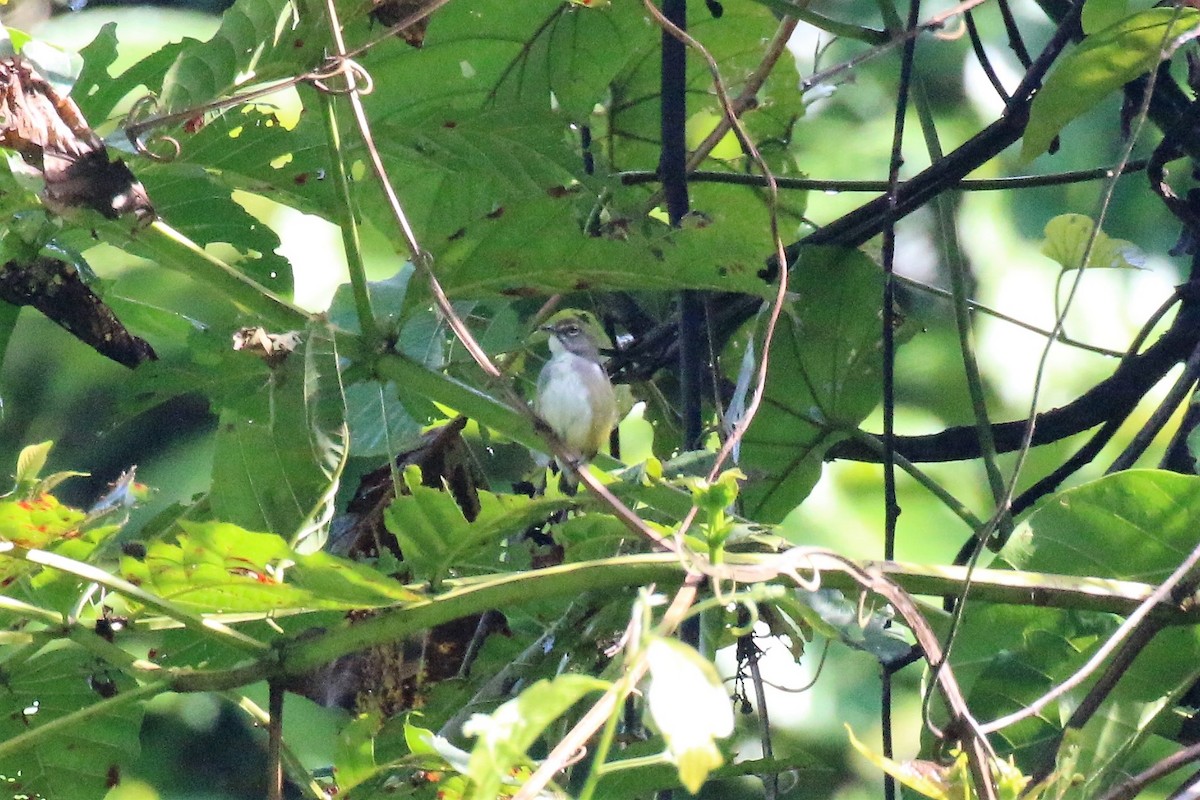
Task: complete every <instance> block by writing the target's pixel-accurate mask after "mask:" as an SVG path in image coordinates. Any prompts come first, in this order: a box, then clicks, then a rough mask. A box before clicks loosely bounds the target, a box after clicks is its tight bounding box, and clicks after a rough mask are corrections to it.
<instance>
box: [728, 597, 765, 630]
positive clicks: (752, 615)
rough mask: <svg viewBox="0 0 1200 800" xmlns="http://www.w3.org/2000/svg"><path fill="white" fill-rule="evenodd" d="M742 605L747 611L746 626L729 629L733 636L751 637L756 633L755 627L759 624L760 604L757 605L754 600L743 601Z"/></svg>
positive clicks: (735, 626)
mask: <svg viewBox="0 0 1200 800" xmlns="http://www.w3.org/2000/svg"><path fill="white" fill-rule="evenodd" d="M740 605H741V606H742V608H744V609H746V624H745V625H734V626H732V627H731V628H730V629H729V632H730V633H731V634H732V635H733V636H738V637H741V636H749V635H750V634H752V633H754V626H755V625H757V624H758V620H759V618H760V617H759V613H758V603H755V602H754V601H753V600H743V601H741V603H740Z"/></svg>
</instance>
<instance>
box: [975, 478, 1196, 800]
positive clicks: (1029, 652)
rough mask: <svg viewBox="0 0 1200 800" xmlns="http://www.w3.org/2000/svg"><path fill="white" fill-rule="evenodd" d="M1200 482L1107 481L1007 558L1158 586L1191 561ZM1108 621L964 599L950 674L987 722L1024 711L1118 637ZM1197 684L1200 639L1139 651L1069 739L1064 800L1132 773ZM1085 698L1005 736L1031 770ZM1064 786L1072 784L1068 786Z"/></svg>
mask: <svg viewBox="0 0 1200 800" xmlns="http://www.w3.org/2000/svg"><path fill="white" fill-rule="evenodd" d="M1197 519H1200V478H1196V477H1194V476H1184V475H1177V474H1174V473H1168V472H1160V471H1154V470H1136V471H1130V472H1122V473H1118V474H1115V475H1110V476H1107V477H1105V478H1102V479H1100V480H1097V481H1094V482H1092V483H1088V484H1085V485H1083V486H1080V487H1077V488H1075V489H1071V490H1068V491H1066V492H1062V493H1061V494H1058V495H1056V496H1055V497H1053V498H1051V499H1050V500H1048V501H1047V502H1046V503H1045V504H1044V505H1043V506H1042V507H1040V508H1039V509H1038V510H1037V511H1036V512H1035V513H1034V514H1033V515H1031V516H1030V517H1029V519H1028V520H1027V521H1026V522H1025V523H1023V524H1022V525H1021V526H1020V527H1019V528H1018V530H1017V532H1016V533H1015V534H1014V536H1013V538H1012V540H1010V543H1009V545H1008V546H1007V547H1006V549H1005V551H1004V553H1003V554H1002V555H1003V556H1004V557H1005V558H1006V559H1007V560H1008V562H1009V563H1010V564H1011V565H1012V566H1013V567H1015V568H1018V569H1025V570H1032V571H1038V572H1048V573H1060V574H1066V575H1078V576H1095V577H1099V578H1106V579H1113V578H1115V579H1123V580H1137V581H1145V582H1151V583H1154V582H1159V581H1162V580H1163V579H1164V578H1165V577H1166V576H1167V575H1168V574H1169V573H1170V572H1171V571H1173V570H1174V569H1175V568H1176V567H1177V566H1178V565H1179V563H1180V562H1181V561H1182V560H1183V559H1184V558H1185V557H1186V556H1187V555H1188V554H1189V553H1190V552H1191V551H1192V549H1193V548H1194V547H1195V544H1196V537H1195V525H1196V520H1197ZM1117 622H1118V620H1116V619H1115V618H1114V617H1112V616H1111V615H1108V614H1102V613H1099V612H1085V611H1073V612H1068V611H1059V610H1055V609H1037V608H1029V607H1015V606H997V605H991V604H983V603H978V602H970V601H968V605H967V609H966V613H965V614H964V617H963V623H962V627H961V629H960V631H959V634H958V637H957V638H956V645H955V649H954V655H953V660H952V664H953V667H954V670H955V674H956V675H957V676H958V677H959V679H960V680H961V681H962V682H963V684H964V686H965V687H966V688H967V690H968V692H969V695H968V702H969V704H970V706H971V708H972V710H973V711H974V712H975V713H976V715H977V716H978V717H980V718H981V719H991V718H994V717H998V716H1001V715H1004V714H1008V713H1010V712H1012V711H1015V710H1017V709H1018V708H1021V707H1022V706H1024V705H1025V704H1027V703H1028V702H1030V701H1031V700H1033V699H1034V698H1035V697H1037V696H1039V695H1041V694H1042V693H1043V692H1045V691H1046V690H1047V689H1049V688H1050V687H1051V686H1053V685H1054V684H1056V683H1057V682H1059V681H1061V680H1063V679H1064V678H1066V677H1067V676H1068V675H1070V674H1071V673H1072V672H1074V671H1075V670H1076V669H1078V668H1079V667H1080V666H1081V665H1082V664H1083V663H1084V662H1085V661H1086V660H1087V658H1089V657H1090V656H1091V654H1092V653H1093V652H1094V651H1095V648H1096V647H1098V646H1099V645H1100V643H1101V642H1103V641H1104V640H1105V638H1106V637H1107V636H1108V635H1109V634H1110V633H1111V632H1112V630H1113V628H1114V627H1115V625H1116V623H1117ZM1197 676H1200V635H1198V634H1197V632H1196V631H1195V630H1194V629H1191V628H1176V629H1170V630H1167V631H1164V632H1162V633H1160V634H1158V636H1156V637H1155V638H1154V639H1153V640H1152V641H1151V642H1150V644H1149V645H1147V646H1146V647H1145V648H1143V649H1142V651H1141V652H1140V653H1139V654H1138V657H1137V659H1136V660H1135V661H1134V662H1133V664H1132V665H1131V666H1130V667H1129V668H1128V669H1127V670H1126V671H1125V672H1124V673H1123V674H1122V676H1121V679H1120V681H1119V682H1118V683H1117V684H1116V686H1115V687H1114V688H1113V689H1112V690H1111V691H1110V693H1109V694H1108V696H1107V697H1106V698H1105V700H1104V703H1103V705H1102V706H1101V707H1100V710H1099V712H1098V713H1097V714H1096V715H1095V716H1094V717H1093V718H1092V719H1091V721H1090V722H1089V723H1088V724H1087V725H1086V726H1085V727H1084V728H1083V729H1082V730H1081V731H1078V732H1076V733H1075V734H1073V735H1072V737H1071V741H1070V748H1071V750H1072V757H1073V758H1074V759H1075V763H1074V766H1073V767H1072V768H1071V770H1072V774H1074V773H1078V774H1081V775H1083V776H1084V779H1083V781H1081V782H1080V783H1079V784H1078V785H1074V786H1071V787H1070V789H1069V793H1068V795H1067V796H1068V797H1079V798H1085V797H1091V796H1095V795H1096V794H1097V793H1099V791H1100V788H1101V787H1105V786H1107V785H1109V783H1110V782H1111V780H1112V779H1113V776H1114V775H1115V774H1116V773H1119V772H1121V771H1123V770H1125V769H1127V768H1128V761H1129V758H1130V756H1131V755H1132V754H1133V753H1134V752H1135V751H1136V750H1137V748H1138V747H1140V746H1141V745H1142V743H1143V742H1144V741H1145V740H1146V738H1147V736H1149V735H1150V734H1151V733H1152V732H1154V730H1155V728H1156V726H1158V725H1159V724H1161V722H1162V721H1163V720H1164V718H1165V717H1164V715H1167V714H1169V713H1170V711H1171V708H1172V706H1173V701H1174V700H1175V698H1177V697H1178V696H1179V695H1180V694H1181V693H1182V692H1183V691H1184V690H1185V689H1186V688H1187V687H1188V686H1189V685H1190V684H1191V683H1192V682H1193V681H1194V680H1195V679H1196V678H1197ZM1079 699H1080V695H1079V694H1078V693H1072V694H1071V695H1068V696H1066V697H1064V698H1062V699H1061V700H1060V701H1058V702H1057V703H1055V704H1051V705H1050V706H1049V707H1048V708H1047V709H1046V710H1045V711H1043V713H1042V714H1040V715H1039V716H1038V717H1037V718H1035V719H1033V720H1027V721H1025V722H1022V723H1020V724H1018V725H1015V726H1012V727H1011V728H1008V729H1006V730H1005V731H1003V733H1002V738H1003V739H1004V740H1005V741H1006V743H1007V746H1008V747H1009V748H1011V749H1012V750H1013V751H1015V752H1016V753H1017V756H1018V759H1019V761H1020V762H1022V763H1023V764H1025V765H1026V766H1027V767H1029V768H1033V767H1039V766H1045V765H1047V764H1049V763H1050V759H1052V758H1053V756H1054V752H1055V748H1057V746H1058V745H1059V742H1060V734H1061V730H1062V726H1063V724H1064V722H1065V721H1066V718H1067V716H1068V715H1069V713H1070V712H1071V710H1072V709H1073V708H1074V707H1075V705H1076V704H1077V703H1078V701H1079ZM1063 780H1064V781H1067V782H1069V781H1070V775H1065V776H1063Z"/></svg>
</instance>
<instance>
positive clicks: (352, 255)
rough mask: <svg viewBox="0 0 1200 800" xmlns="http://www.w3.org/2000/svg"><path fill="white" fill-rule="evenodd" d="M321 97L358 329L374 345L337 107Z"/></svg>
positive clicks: (372, 317)
mask: <svg viewBox="0 0 1200 800" xmlns="http://www.w3.org/2000/svg"><path fill="white" fill-rule="evenodd" d="M319 95H320V98H321V115H322V117H324V119H325V133H326V137H327V142H328V144H329V165H330V169H331V171H332V173H333V179H334V184H335V185H336V186H337V189H338V193H339V195H340V198H341V201H342V202H341V203H340V204H338V205H337V209H336V210H337V212H338V216H339V219H338V227H339V228H341V231H342V247H343V248H344V249H345V251H346V268H347V270H348V271H349V273H350V288H351V290H352V291H353V293H354V309H355V311H356V312H357V313H358V327H359V330H361V331H362V334H363V336H364V337H366V338H367V339H368V340H371V341H374V340H377V339H378V338H379V327H378V325H376V323H375V312H374V310H373V309H372V308H371V292H370V289H369V288H368V287H367V271H366V266H365V265H364V263H363V255H362V240H361V239H360V238H359V233H358V220H357V219H356V217H355V214H354V192H353V189H352V187H351V184H350V174H349V172H348V171H347V170H346V162H345V158H344V155H345V151H344V150H343V147H342V138H341V136H342V135H341V131H340V130H339V129H338V123H337V106H336V105H335V101H334V98H333V96H332V95H330V94H328V93H326V92H320V93H319Z"/></svg>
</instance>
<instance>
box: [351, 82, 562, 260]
mask: <svg viewBox="0 0 1200 800" xmlns="http://www.w3.org/2000/svg"><path fill="white" fill-rule="evenodd" d="M566 127H567V120H566V119H565V118H564V117H563V116H562V114H560V113H556V112H553V111H551V110H550V108H549V103H548V102H547V103H546V104H543V105H540V106H534V107H530V106H524V107H522V106H515V105H514V106H505V107H503V108H499V109H486V110H482V111H466V110H463V111H452V110H439V111H436V112H427V113H425V114H422V115H420V116H409V115H406V116H404V117H403V118H389V119H387V120H384V121H380V122H374V123H373V124H372V126H371V129H372V132H373V134H374V137H375V140H376V143H377V145H378V147H379V152H380V154H381V155H382V156H383V159H384V164H385V166H386V167H387V170H388V176H389V177H390V178H391V180H392V182H393V184H394V185H397V186H403V187H404V209H405V213H406V214H407V215H408V217H409V221H410V222H411V224H412V225H413V227H414V228H415V229H416V231H417V232H418V234H419V235H420V236H421V239H422V241H426V240H429V241H430V242H432V241H440V240H444V239H446V238H447V237H452V236H454V235H455V234H456V232H458V231H460V230H461V229H462V228H463V227H464V226H466V225H468V224H469V223H472V222H475V221H476V220H481V219H484V218H485V217H488V216H489V215H493V216H494V215H502V214H504V213H505V208H504V207H505V206H506V205H507V204H510V203H515V202H517V201H520V200H524V199H529V198H537V197H544V196H545V195H546V194H547V192H554V193H559V194H561V193H565V192H566V189H564V188H563V187H566V186H569V185H571V184H572V183H574V182H575V181H577V180H579V179H582V178H583V177H584V176H583V172H582V162H581V161H580V159H579V156H578V155H577V154H576V152H575V149H574V147H572V146H571V145H570V144H569V142H568V141H567V139H566V137H565V131H566ZM357 149H358V148H357V146H356V148H355V150H352V152H355V151H357ZM360 157H364V158H365V154H363V155H362V156H360ZM369 186H370V188H371V191H372V192H375V191H377V189H376V187H375V183H374V179H373V178H372V180H371V183H370V184H369ZM363 205H364V209H365V210H366V211H367V213H368V214H373V215H374V217H375V219H376V220H377V223H378V224H379V227H380V229H381V230H390V229H391V228H392V227H393V226H394V225H395V221H394V219H393V218H392V216H391V211H390V209H389V208H388V206H387V204H386V203H385V202H384V201H383V198H382V197H380V199H379V201H378V202H366V201H364V204H363Z"/></svg>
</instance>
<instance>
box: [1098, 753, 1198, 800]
mask: <svg viewBox="0 0 1200 800" xmlns="http://www.w3.org/2000/svg"><path fill="white" fill-rule="evenodd" d="M1197 760H1200V742H1197V743H1196V744H1192V745H1188V746H1187V747H1185V748H1183V749H1182V750H1178V751H1176V752H1174V753H1172V754H1171V755H1169V756H1167V757H1166V758H1163V759H1160V760H1159V761H1156V762H1155V763H1154V764H1152V765H1150V766H1149V767H1147V768H1146V769H1144V770H1142V771H1141V772H1139V773H1138V774H1137V775H1132V776H1130V777H1128V778H1126V779H1125V780H1123V781H1121V782H1120V783H1118V784H1117V785H1116V786H1114V787H1112V788H1111V789H1109V790H1108V791H1107V792H1105V793H1104V794H1103V795H1101V796H1100V798H1099V800H1133V798H1135V797H1137V796H1138V795H1139V794H1141V791H1142V789H1144V788H1146V787H1147V786H1149V785H1150V784H1152V783H1154V782H1155V781H1156V780H1158V779H1159V778H1163V777H1166V776H1167V775H1170V774H1171V773H1172V772H1174V771H1175V770H1177V769H1182V768H1183V767H1186V766H1187V765H1188V764H1191V763H1192V762H1194V761H1197Z"/></svg>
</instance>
